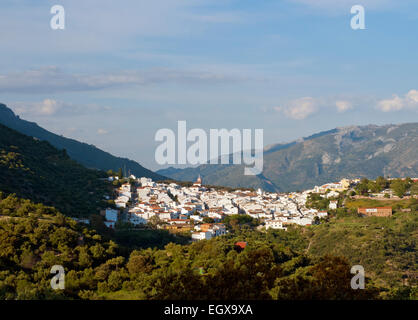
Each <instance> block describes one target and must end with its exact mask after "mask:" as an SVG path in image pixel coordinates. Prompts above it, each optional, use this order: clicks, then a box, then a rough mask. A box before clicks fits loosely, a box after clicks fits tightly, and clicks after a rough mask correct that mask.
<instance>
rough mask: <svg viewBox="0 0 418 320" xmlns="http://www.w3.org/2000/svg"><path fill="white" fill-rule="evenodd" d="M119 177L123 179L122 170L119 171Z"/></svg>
mask: <svg viewBox="0 0 418 320" xmlns="http://www.w3.org/2000/svg"><path fill="white" fill-rule="evenodd" d="M118 177H119V179H122V178H123V172H122V168H119V170H118Z"/></svg>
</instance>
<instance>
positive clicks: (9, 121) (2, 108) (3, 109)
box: [0, 103, 165, 180]
mask: <svg viewBox="0 0 418 320" xmlns="http://www.w3.org/2000/svg"><path fill="white" fill-rule="evenodd" d="M0 123H1V124H3V125H5V126H7V127H9V128H12V129H14V130H16V131H18V132H20V133H23V134H26V135H28V136H32V137H36V138H38V139H40V140H45V141H48V142H49V143H51V144H52V145H53V146H54V147H56V148H58V149H66V151H67V153H68V155H69V156H70V157H71V158H72V159H74V160H76V161H78V162H79V163H81V164H82V165H84V166H86V167H88V168H95V169H100V170H109V169H113V170H115V171H117V170H118V169H119V168H123V169H125V168H126V171H128V170H129V171H130V172H131V174H134V175H136V176H138V177H149V178H152V179H154V180H163V179H164V178H165V177H163V176H161V175H159V174H157V173H155V172H153V171H151V170H148V169H146V168H144V167H142V166H141V165H140V164H139V163H137V162H135V161H133V160H129V159H126V158H120V157H116V156H113V155H111V154H110V153H108V152H106V151H103V150H101V149H99V148H97V147H95V146H93V145H89V144H87V143H83V142H79V141H77V140H74V139H69V138H65V137H63V136H60V135H57V134H54V133H52V132H50V131H48V130H45V129H43V128H42V127H40V126H38V125H37V124H36V123H34V122H30V121H26V120H23V119H20V117H19V116H16V115H15V114H14V112H13V111H12V110H11V109H9V108H8V107H7V106H6V105H4V104H1V103H0Z"/></svg>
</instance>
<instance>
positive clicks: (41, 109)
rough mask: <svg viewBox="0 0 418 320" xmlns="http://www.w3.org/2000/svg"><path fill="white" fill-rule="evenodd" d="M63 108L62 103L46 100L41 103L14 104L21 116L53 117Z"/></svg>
mask: <svg viewBox="0 0 418 320" xmlns="http://www.w3.org/2000/svg"><path fill="white" fill-rule="evenodd" d="M62 106H63V104H62V103H61V102H58V101H56V100H54V99H45V100H43V101H41V102H29V103H27V102H26V103H24V102H17V103H15V104H14V109H15V111H16V113H18V114H20V115H22V114H23V115H26V114H31V115H38V116H51V115H54V114H55V113H56V112H57V111H58V110H59V109H61V108H62Z"/></svg>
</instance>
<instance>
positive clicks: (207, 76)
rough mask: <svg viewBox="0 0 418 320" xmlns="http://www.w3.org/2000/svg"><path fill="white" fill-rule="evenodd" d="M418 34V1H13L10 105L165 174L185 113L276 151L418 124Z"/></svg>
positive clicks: (7, 81) (199, 124)
mask: <svg viewBox="0 0 418 320" xmlns="http://www.w3.org/2000/svg"><path fill="white" fill-rule="evenodd" d="M357 4H360V5H362V6H364V8H365V25H366V28H365V29H364V30H353V29H352V28H351V26H350V21H351V19H352V17H353V16H354V14H351V12H350V10H351V7H352V6H353V5H357ZM54 5H61V6H63V8H64V9H65V29H64V30H59V29H58V30H53V29H52V28H51V26H50V21H51V18H52V17H53V14H51V12H50V10H51V7H52V6H54ZM417 33H418V1H415V0H363V1H357V0H356V1H354V0H353V1H350V0H340V1H338V0H274V1H273V0H269V1H267V0H257V1H254V0H212V1H209V0H193V1H192V0H190V1H188V0H164V1H162V0H155V1H143V0H135V1H134V0H132V1H130V0H125V1H109V0H84V1H81V0H80V1H75V0H54V1H48V0H38V1H31V0H2V1H1V2H0V102H2V103H5V104H7V105H8V106H9V107H10V108H11V109H12V110H13V111H14V112H15V113H16V114H18V115H19V116H21V118H23V119H26V120H29V121H34V122H37V123H38V124H39V125H40V126H42V127H44V128H46V129H48V130H50V131H52V132H54V133H57V134H61V135H64V136H66V137H70V138H74V139H77V140H79V141H83V142H87V143H89V144H93V145H95V146H97V147H99V148H101V149H103V150H106V151H108V152H111V153H112V154H114V155H117V156H123V157H128V158H130V159H133V160H136V161H138V162H139V163H141V164H143V165H144V166H146V167H148V168H150V169H153V170H155V169H158V168H160V167H159V165H158V164H157V163H156V161H155V159H154V154H155V149H156V147H157V146H158V145H159V144H160V142H156V141H155V138H154V137H155V134H156V132H157V131H158V130H159V129H162V128H170V129H173V130H174V131H176V128H177V121H180V120H185V121H187V127H188V129H192V128H202V129H204V130H207V131H209V129H212V128H213V129H216V128H219V129H220V128H226V129H233V128H238V129H241V130H242V129H245V128H250V129H263V130H264V144H265V145H269V144H274V143H282V142H289V141H292V140H296V139H298V138H300V137H306V136H309V135H311V134H314V133H317V132H320V131H324V130H329V129H333V128H336V127H342V126H349V125H365V124H377V125H380V124H390V123H404V122H416V121H418V76H417V75H418V61H417V54H416V53H417V52H418V41H417Z"/></svg>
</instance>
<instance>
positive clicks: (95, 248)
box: [0, 194, 378, 300]
mask: <svg viewBox="0 0 418 320" xmlns="http://www.w3.org/2000/svg"><path fill="white" fill-rule="evenodd" d="M0 214H1V216H0V269H1V270H2V271H0V299H222V300H223V299H368V298H376V297H377V294H378V289H376V288H374V287H373V286H372V285H370V286H368V288H367V289H366V290H352V289H351V288H350V279H351V277H352V275H351V274H350V265H349V264H348V262H347V261H346V260H345V259H343V258H339V257H328V256H327V257H323V258H312V257H308V256H306V255H304V254H302V253H297V252H296V251H294V250H292V249H290V248H286V247H285V246H283V245H282V244H280V243H279V242H273V241H271V240H270V239H268V238H266V237H264V236H260V235H261V234H260V235H259V239H254V240H252V239H251V242H249V245H248V247H247V248H246V249H245V250H243V251H241V252H240V250H237V249H236V248H235V246H234V243H235V241H236V238H235V237H233V236H230V237H219V238H215V239H213V240H211V241H202V242H198V243H193V244H190V245H185V246H182V245H175V244H168V245H167V246H166V247H165V248H164V249H162V250H161V249H151V248H149V249H143V250H134V251H131V252H130V253H125V254H123V253H121V251H120V249H119V247H118V245H117V244H116V243H114V242H113V241H104V240H103V239H102V237H101V236H100V235H98V234H96V233H95V232H94V231H93V230H91V229H89V228H87V227H82V226H81V225H79V224H76V223H75V221H73V220H71V219H69V218H66V217H64V216H63V215H61V214H60V213H59V212H57V211H56V210H55V209H53V208H48V207H45V206H43V205H40V204H39V205H34V204H33V203H31V202H29V201H27V200H20V199H17V198H16V197H14V196H8V197H6V198H5V197H4V195H2V194H0ZM12 215H13V216H14V217H11V216H12ZM53 265H62V266H63V267H64V270H65V272H66V276H65V290H57V291H54V290H52V289H51V287H50V278H51V275H50V269H51V267H52V266H53Z"/></svg>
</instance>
